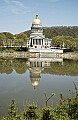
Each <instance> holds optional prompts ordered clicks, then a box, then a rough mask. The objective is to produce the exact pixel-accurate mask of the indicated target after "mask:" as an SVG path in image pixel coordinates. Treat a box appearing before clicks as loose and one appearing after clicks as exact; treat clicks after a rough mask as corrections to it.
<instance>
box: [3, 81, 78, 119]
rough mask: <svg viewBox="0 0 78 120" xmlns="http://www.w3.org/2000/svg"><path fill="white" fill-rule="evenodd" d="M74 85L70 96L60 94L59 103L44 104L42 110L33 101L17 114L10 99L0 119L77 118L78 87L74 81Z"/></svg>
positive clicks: (13, 101) (14, 105)
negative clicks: (5, 111)
mask: <svg viewBox="0 0 78 120" xmlns="http://www.w3.org/2000/svg"><path fill="white" fill-rule="evenodd" d="M74 87H75V92H71V91H70V94H71V96H70V97H64V96H63V95H62V93H61V94H60V103H59V104H57V105H56V106H55V107H54V108H52V107H51V106H44V107H43V108H42V110H39V109H38V107H37V105H36V104H34V103H33V104H29V105H27V106H26V107H25V108H24V111H23V112H22V113H19V114H17V108H16V103H15V100H12V102H11V104H10V105H9V109H8V116H7V117H3V118H2V119H1V120H78V88H77V86H76V85H75V83H74ZM45 95H46V92H45ZM53 95H55V94H53Z"/></svg>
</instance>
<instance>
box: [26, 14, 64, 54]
mask: <svg viewBox="0 0 78 120" xmlns="http://www.w3.org/2000/svg"><path fill="white" fill-rule="evenodd" d="M51 42H52V39H48V38H45V36H44V35H43V29H42V24H41V21H40V19H39V17H38V14H36V18H35V19H34V20H33V22H32V26H31V34H30V39H29V41H28V42H27V47H28V48H29V51H30V52H40V53H44V52H45V53H63V50H60V49H58V50H56V49H52V48H51Z"/></svg>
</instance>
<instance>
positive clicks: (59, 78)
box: [0, 58, 78, 117]
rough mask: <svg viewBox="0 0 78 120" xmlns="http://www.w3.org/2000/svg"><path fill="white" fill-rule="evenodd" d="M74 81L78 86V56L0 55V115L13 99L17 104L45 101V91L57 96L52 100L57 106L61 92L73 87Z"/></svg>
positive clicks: (21, 105)
mask: <svg viewBox="0 0 78 120" xmlns="http://www.w3.org/2000/svg"><path fill="white" fill-rule="evenodd" d="M73 81H74V82H75V84H76V85H77V87H78V60H63V59H57V58H39V59H37V58H29V59H0V117H2V116H3V115H6V114H7V109H8V105H9V103H10V102H11V100H12V99H15V100H16V103H17V107H18V108H19V109H22V108H23V106H24V104H27V103H32V102H35V103H37V104H38V106H39V107H42V106H43V105H44V104H45V97H44V94H43V93H44V92H45V91H46V92H47V95H48V96H50V95H51V93H52V92H54V93H56V96H55V97H53V98H52V99H51V100H50V101H49V103H48V104H49V105H53V106H55V104H56V103H58V102H59V95H60V93H61V92H62V93H63V94H64V95H68V90H69V89H70V90H73V91H74V85H73Z"/></svg>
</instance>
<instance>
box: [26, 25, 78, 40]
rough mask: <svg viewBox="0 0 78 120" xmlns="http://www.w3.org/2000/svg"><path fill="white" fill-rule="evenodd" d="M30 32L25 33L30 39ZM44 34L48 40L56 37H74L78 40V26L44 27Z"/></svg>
mask: <svg viewBox="0 0 78 120" xmlns="http://www.w3.org/2000/svg"><path fill="white" fill-rule="evenodd" d="M30 32H31V31H30V30H28V31H25V32H24V33H25V34H27V36H28V37H29V35H30ZM43 34H44V35H45V37H47V38H50V39H51V38H53V37H55V36H58V35H59V36H62V35H64V36H72V37H75V38H77V37H78V26H54V27H43Z"/></svg>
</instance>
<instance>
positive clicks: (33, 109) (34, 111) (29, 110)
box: [23, 103, 40, 120]
mask: <svg viewBox="0 0 78 120" xmlns="http://www.w3.org/2000/svg"><path fill="white" fill-rule="evenodd" d="M23 116H24V119H28V120H30V119H34V120H37V119H38V118H39V117H40V116H39V111H38V107H37V105H36V104H34V103H33V104H32V105H28V106H27V107H26V109H24V112H23Z"/></svg>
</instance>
